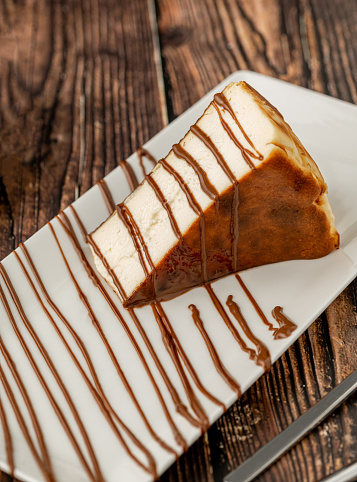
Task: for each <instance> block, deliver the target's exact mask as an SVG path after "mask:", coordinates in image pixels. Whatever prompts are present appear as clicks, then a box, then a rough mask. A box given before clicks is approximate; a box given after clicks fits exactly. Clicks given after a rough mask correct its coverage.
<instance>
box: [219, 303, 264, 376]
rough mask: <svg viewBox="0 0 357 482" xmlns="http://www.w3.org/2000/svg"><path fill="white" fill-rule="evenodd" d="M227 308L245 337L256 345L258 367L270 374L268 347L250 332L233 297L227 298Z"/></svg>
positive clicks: (255, 359) (255, 358) (255, 357)
mask: <svg viewBox="0 0 357 482" xmlns="http://www.w3.org/2000/svg"><path fill="white" fill-rule="evenodd" d="M227 306H228V308H229V311H230V312H231V313H232V315H233V316H234V318H235V319H236V320H237V321H238V323H239V325H240V327H241V328H242V330H243V332H244V334H245V336H246V337H247V338H248V339H249V340H250V341H251V342H252V343H253V344H254V346H255V347H256V353H255V356H254V361H255V363H256V364H257V365H260V366H261V367H263V369H264V371H265V372H268V371H269V370H270V368H271V358H270V353H269V350H268V348H267V346H266V345H265V344H264V343H263V342H262V341H261V340H259V339H258V338H257V337H256V336H255V335H254V334H253V333H252V331H251V330H250V328H249V326H248V323H247V322H246V320H245V318H244V317H243V315H242V313H241V311H240V309H239V306H238V305H237V303H235V302H234V301H233V296H232V295H229V296H228V298H227Z"/></svg>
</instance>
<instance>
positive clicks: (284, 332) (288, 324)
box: [272, 306, 297, 340]
mask: <svg viewBox="0 0 357 482" xmlns="http://www.w3.org/2000/svg"><path fill="white" fill-rule="evenodd" d="M272 315H273V317H274V318H275V319H276V321H277V322H278V323H279V328H277V329H276V330H275V331H274V339H275V340H281V339H283V338H287V337H288V336H290V335H291V333H292V332H293V331H295V330H296V328H297V326H296V325H295V323H293V322H292V321H291V320H290V318H288V317H287V316H286V315H284V313H283V309H282V307H281V306H276V307H275V308H274V309H273V311H272Z"/></svg>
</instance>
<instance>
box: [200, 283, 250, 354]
mask: <svg viewBox="0 0 357 482" xmlns="http://www.w3.org/2000/svg"><path fill="white" fill-rule="evenodd" d="M205 288H206V291H207V293H208V294H209V296H210V298H211V300H212V302H213V304H214V306H215V308H216V310H217V311H218V313H219V314H220V315H221V317H222V319H223V321H224V323H225V324H226V326H227V328H228V329H229V331H230V332H231V334H232V335H233V338H234V339H235V340H236V341H237V342H238V344H239V346H240V347H241V349H242V350H243V351H244V352H245V353H248V355H249V358H250V359H251V360H254V359H255V357H256V353H255V350H253V349H252V348H248V346H247V345H246V343H245V341H244V340H243V338H242V337H241V336H240V334H239V332H238V330H237V329H236V328H235V326H234V325H233V323H232V321H231V320H230V318H229V316H228V315H227V313H226V311H225V309H224V308H223V306H222V303H221V302H220V301H219V299H218V297H217V295H216V293H215V292H214V291H213V289H212V286H211V285H210V284H207V285H205Z"/></svg>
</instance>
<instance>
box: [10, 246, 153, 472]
mask: <svg viewBox="0 0 357 482" xmlns="http://www.w3.org/2000/svg"><path fill="white" fill-rule="evenodd" d="M20 246H21V248H22V251H23V253H24V255H25V258H26V261H27V262H28V264H29V265H30V268H31V270H32V272H33V274H34V276H35V279H36V281H37V282H38V284H39V286H40V289H41V291H42V293H43V295H44V298H45V300H46V301H47V303H48V304H49V305H50V307H51V308H52V309H53V311H54V312H55V313H56V315H57V316H58V317H59V319H60V320H61V321H62V323H63V324H64V325H65V327H66V328H67V330H68V331H69V332H70V334H71V336H72V338H73V339H74V341H75V343H76V345H77V346H78V348H79V350H80V351H81V353H82V355H83V358H84V360H85V362H86V364H87V366H88V368H89V371H90V374H91V376H92V378H93V381H94V385H95V386H94V385H93V384H92V383H91V381H90V380H89V378H88V376H87V374H86V373H85V371H84V370H83V368H82V366H81V364H80V362H79V361H78V358H77V357H76V356H75V354H74V353H73V351H72V349H71V348H70V346H69V345H68V343H67V341H66V339H65V338H64V336H63V335H62V333H61V331H60V330H59V329H58V326H57V324H56V322H55V321H54V318H53V317H52V316H51V314H50V313H49V311H48V310H47V308H46V306H45V305H44V303H43V301H42V299H41V297H40V295H39V293H38V291H37V289H36V288H35V286H34V284H33V282H32V280H31V278H30V276H29V273H28V271H27V270H26V268H25V266H24V264H23V263H22V261H21V259H20V258H19V257H18V261H19V263H20V265H21V268H22V270H23V271H24V274H25V276H26V278H27V280H28V282H29V284H30V286H31V288H32V290H33V292H34V294H35V296H36V298H37V300H38V302H39V303H40V304H41V306H42V309H43V311H44V312H45V314H46V315H47V317H48V319H49V321H50V322H51V324H52V326H53V327H54V329H55V331H56V333H57V335H58V336H59V338H60V340H61V341H62V343H63V344H64V346H65V347H66V349H67V352H68V353H69V355H70V357H71V358H72V360H73V362H74V363H75V365H76V368H77V369H78V371H79V372H80V374H81V376H82V377H83V379H84V381H85V383H86V384H87V386H88V389H89V390H90V392H91V394H92V396H93V398H94V400H95V402H96V403H97V405H98V407H99V408H100V410H101V412H102V413H103V415H104V417H105V418H106V420H107V422H108V424H109V426H110V427H111V428H112V430H113V432H114V434H115V435H116V437H117V438H118V440H119V441H120V443H121V444H122V445H123V447H124V449H125V451H126V452H127V453H128V455H129V456H130V457H131V458H132V459H133V460H134V461H135V462H137V463H138V464H139V465H140V466H141V467H142V468H143V469H144V470H145V471H147V472H149V473H152V470H151V467H152V465H153V464H152V460H151V459H152V456H151V454H150V453H148V452H147V449H146V448H145V447H144V446H143V444H142V443H141V442H140V441H138V440H137V439H136V437H135V436H134V434H133V433H132V432H131V431H130V430H129V428H128V427H127V426H126V425H125V424H124V422H123V421H122V420H121V419H120V417H119V416H118V415H117V413H116V412H115V410H114V409H113V407H112V406H111V404H110V402H109V401H108V399H107V397H106V396H105V394H104V391H103V389H102V386H101V384H100V382H99V379H98V376H97V373H96V371H95V368H94V366H93V364H92V361H91V358H90V356H89V354H88V352H87V350H86V348H85V346H84V344H83V342H82V340H81V339H80V337H79V336H78V334H77V333H76V331H75V330H74V329H73V328H72V327H71V325H70V323H69V322H68V320H67V319H66V318H65V317H64V315H63V314H62V312H61V311H60V310H59V308H58V307H57V305H56V304H55V303H54V302H53V300H52V299H51V298H50V296H49V295H48V292H47V290H46V288H45V286H44V285H43V283H42V280H41V278H40V276H39V274H38V271H37V270H36V268H35V266H34V264H33V261H32V258H31V256H30V254H29V252H28V250H27V248H26V247H25V245H20ZM15 254H17V253H16V252H15ZM112 417H114V418H115V420H116V421H117V423H118V424H119V425H120V426H121V427H122V429H123V430H124V431H125V432H126V434H127V435H128V436H129V438H130V439H131V440H132V441H133V442H134V443H135V444H136V445H137V447H138V448H139V449H140V450H142V452H143V453H144V454H145V456H146V457H147V458H148V462H149V467H150V469H147V468H146V467H145V465H144V464H142V462H140V461H139V460H138V459H137V457H135V456H134V455H133V454H132V452H131V450H130V449H129V447H128V446H127V444H126V442H125V440H124V439H123V437H122V435H121V433H120V432H119V430H118V428H117V426H116V425H115V424H114V422H113V419H112Z"/></svg>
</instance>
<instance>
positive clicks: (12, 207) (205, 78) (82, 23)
mask: <svg viewBox="0 0 357 482" xmlns="http://www.w3.org/2000/svg"><path fill="white" fill-rule="evenodd" d="M356 25H357V2H356V0H333V1H329V0H255V1H252V0H157V1H156V2H155V1H154V0H130V2H129V1H126V0H121V1H120V0H116V1H115V0H82V1H80V0H79V1H74V0H73V1H61V0H53V1H49V0H48V1H45V0H39V1H38V0H22V1H18V0H17V1H15V0H1V2H0V259H2V258H3V257H4V256H6V255H7V254H8V253H10V252H11V250H13V249H14V248H15V247H16V246H17V245H18V243H19V242H21V241H24V240H26V239H27V238H28V237H29V236H31V235H32V234H33V233H34V232H35V231H36V230H38V229H39V228H40V227H41V226H43V225H44V224H45V223H47V222H48V221H49V220H50V219H51V218H52V217H53V216H54V215H55V214H57V212H58V211H59V210H60V209H63V208H64V207H66V206H67V205H68V204H69V203H71V202H72V201H74V200H75V199H76V198H77V197H78V196H79V195H81V194H82V193H84V192H85V191H86V190H87V189H88V188H89V187H90V186H91V185H92V184H93V183H95V182H96V181H98V180H99V179H101V178H102V177H103V176H104V175H105V174H107V173H108V172H109V171H110V170H111V169H113V168H114V167H115V166H116V165H117V164H118V162H119V161H120V160H121V159H124V158H126V157H127V156H128V155H129V154H131V153H132V152H133V151H134V150H135V149H137V148H138V147H139V146H140V145H142V144H143V143H144V142H145V141H147V140H148V139H150V138H151V137H152V136H153V135H154V134H155V133H157V132H158V131H159V130H160V129H161V128H162V127H163V126H164V125H165V124H166V123H167V122H169V121H171V120H173V119H174V118H175V117H176V116H178V115H180V114H181V113H182V112H184V111H185V110H186V109H187V108H188V107H189V106H190V105H192V104H193V103H194V102H195V101H197V100H198V99H199V98H200V97H201V96H202V95H203V94H205V93H206V92H207V91H208V90H210V89H211V88H213V87H214V86H215V85H216V84H217V83H218V82H219V81H221V80H223V79H224V78H225V77H226V76H227V75H229V74H230V73H231V72H234V71H235V70H238V69H249V70H254V71H257V72H261V73H264V74H268V75H271V76H274V77H278V78H280V79H284V80H287V81H290V82H292V83H295V84H298V85H302V86H304V87H308V88H310V89H313V90H317V91H319V92H323V93H326V94H329V95H332V96H334V97H339V98H341V99H344V100H346V101H349V102H353V103H356V104H357V80H356V79H357V27H356ZM356 296H357V283H356V281H354V282H352V283H351V284H350V285H349V286H348V287H347V288H346V289H345V290H344V291H343V293H342V294H341V295H340V296H339V297H338V298H337V299H336V300H335V301H334V302H333V303H332V304H331V305H330V306H329V307H328V308H327V310H326V311H325V312H324V313H323V314H322V315H321V316H320V317H319V318H318V319H317V320H316V322H315V323H314V324H313V325H312V326H311V328H310V329H309V330H308V331H307V332H306V333H305V334H304V335H303V336H301V337H300V339H299V340H298V341H297V342H296V343H295V344H294V345H293V346H292V347H291V348H290V349H289V350H288V352H287V353H286V354H285V355H284V356H282V358H281V359H280V360H279V361H278V362H277V363H276V364H275V365H274V366H273V368H272V370H271V372H270V373H269V374H267V375H265V376H263V377H262V378H260V380H259V381H258V382H257V383H256V384H255V385H254V386H253V387H252V388H251V389H250V390H249V391H248V392H247V393H246V394H245V395H244V396H243V397H242V398H241V400H240V401H239V402H237V403H235V404H234V406H233V407H232V408H231V409H230V410H228V412H227V413H226V414H225V415H224V416H223V417H221V418H220V419H219V420H218V422H217V423H216V424H215V425H214V426H213V427H211V429H210V430H209V431H208V433H206V434H205V435H204V436H203V437H201V438H200V439H199V441H198V442H197V443H196V444H195V445H194V446H193V447H192V448H191V449H190V450H189V451H188V452H187V453H186V454H185V455H183V456H182V457H181V458H180V459H179V461H178V462H177V463H176V464H174V465H173V466H172V467H171V468H170V469H169V470H168V471H167V473H166V474H164V475H163V476H162V479H161V480H162V481H163V482H169V481H170V482H176V481H180V482H185V481H187V482H190V481H197V482H201V481H209V482H212V481H221V480H222V478H223V476H224V475H225V474H226V473H228V472H229V471H231V470H232V469H234V468H235V467H237V466H238V465H239V464H240V463H241V462H242V461H243V460H245V459H246V458H247V457H249V456H250V455H251V454H253V453H254V452H255V451H256V450H257V449H258V448H259V447H260V446H262V445H263V444H265V443H266V442H267V441H268V440H270V439H271V438H272V437H273V436H274V435H276V434H277V433H279V432H280V431H281V430H282V429H283V428H284V427H286V426H287V425H288V424H289V423H291V422H292V421H293V420H294V419H296V418H297V417H298V416H299V415H300V414H302V413H304V412H305V411H306V410H307V409H308V408H309V407H310V406H312V405H314V404H315V403H316V402H317V401H318V400H319V399H320V398H321V397H322V396H324V395H325V394H326V393H327V392H328V391H329V390H331V388H332V387H334V386H335V385H336V384H337V383H338V382H340V381H341V380H343V379H344V378H345V377H346V376H347V375H348V374H349V373H351V372H352V371H353V370H354V369H356V368H357V352H356V346H357V329H356V326H357V323H356V307H357V300H356ZM356 460H357V397H356V396H354V397H351V398H350V399H349V400H348V401H347V402H346V403H345V404H344V405H343V406H342V407H341V408H339V409H338V410H337V411H336V412H335V413H334V414H333V416H331V417H329V418H328V419H327V420H326V421H325V422H324V423H323V424H321V426H319V427H318V428H317V429H316V430H314V431H313V432H312V433H311V434H310V435H309V436H307V437H306V438H305V439H304V440H303V441H302V442H301V443H300V444H298V445H297V446H296V447H295V448H294V449H293V450H291V451H290V452H289V453H288V454H287V455H286V456H284V457H283V458H282V459H281V460H280V461H279V462H278V463H276V464H275V465H274V466H273V467H272V468H271V469H270V470H268V471H267V472H266V473H265V474H264V475H263V476H262V477H261V478H260V479H259V480H264V481H317V480H320V479H322V478H324V477H326V476H327V475H328V474H331V473H333V472H335V471H336V470H338V469H340V468H341V467H344V466H347V465H348V464H350V463H351V462H354V461H356ZM8 480H9V478H8V476H6V475H5V474H1V473H0V481H1V482H3V481H8Z"/></svg>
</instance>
